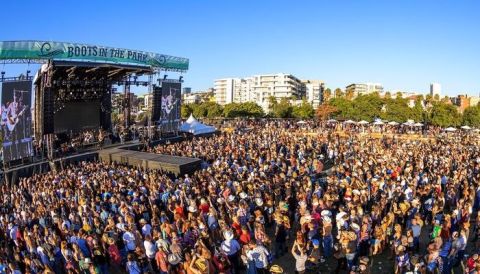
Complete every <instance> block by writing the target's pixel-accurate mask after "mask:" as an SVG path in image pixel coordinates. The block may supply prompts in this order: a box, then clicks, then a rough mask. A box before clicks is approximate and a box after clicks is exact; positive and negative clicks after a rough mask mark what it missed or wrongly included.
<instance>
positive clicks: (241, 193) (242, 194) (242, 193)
mask: <svg viewBox="0 0 480 274" xmlns="http://www.w3.org/2000/svg"><path fill="white" fill-rule="evenodd" d="M239 196H240V198H241V199H245V198H247V193H245V192H240V194H239Z"/></svg>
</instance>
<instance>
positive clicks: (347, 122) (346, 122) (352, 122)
mask: <svg viewBox="0 0 480 274" xmlns="http://www.w3.org/2000/svg"><path fill="white" fill-rule="evenodd" d="M344 123H345V124H355V121H352V120H347V121H345V122H344Z"/></svg>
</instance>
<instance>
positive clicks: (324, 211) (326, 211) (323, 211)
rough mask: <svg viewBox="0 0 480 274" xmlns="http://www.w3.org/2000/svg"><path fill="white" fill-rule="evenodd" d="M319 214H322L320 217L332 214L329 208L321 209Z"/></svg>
mask: <svg viewBox="0 0 480 274" xmlns="http://www.w3.org/2000/svg"><path fill="white" fill-rule="evenodd" d="M320 215H322V217H325V216H328V217H331V216H332V212H331V211H330V210H326V209H324V210H322V212H321V213H320Z"/></svg>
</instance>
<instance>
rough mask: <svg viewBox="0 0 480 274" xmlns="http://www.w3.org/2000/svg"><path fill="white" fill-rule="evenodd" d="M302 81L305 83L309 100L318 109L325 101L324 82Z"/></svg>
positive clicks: (306, 95)
mask: <svg viewBox="0 0 480 274" xmlns="http://www.w3.org/2000/svg"><path fill="white" fill-rule="evenodd" d="M302 83H303V84H304V85H305V97H306V99H307V101H308V102H309V103H310V104H312V106H313V108H315V109H316V108H317V107H318V106H319V105H320V104H321V103H322V101H323V89H324V82H323V81H321V80H302Z"/></svg>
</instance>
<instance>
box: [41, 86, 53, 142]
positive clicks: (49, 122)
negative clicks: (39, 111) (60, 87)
mask: <svg viewBox="0 0 480 274" xmlns="http://www.w3.org/2000/svg"><path fill="white" fill-rule="evenodd" d="M54 109H55V92H54V91H53V89H52V88H49V87H46V88H45V89H44V92H43V134H53V133H54V130H55V125H54V115H55V114H54Z"/></svg>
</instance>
